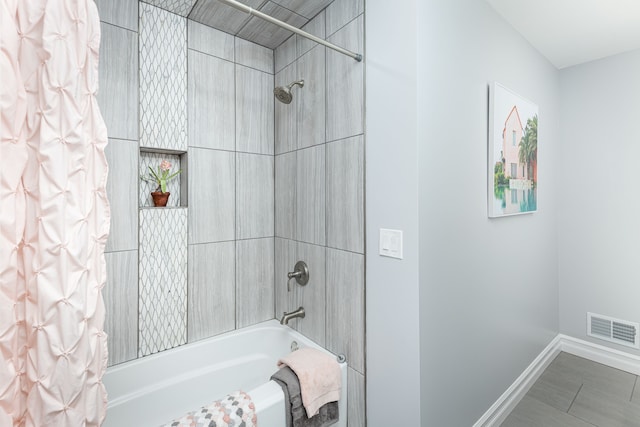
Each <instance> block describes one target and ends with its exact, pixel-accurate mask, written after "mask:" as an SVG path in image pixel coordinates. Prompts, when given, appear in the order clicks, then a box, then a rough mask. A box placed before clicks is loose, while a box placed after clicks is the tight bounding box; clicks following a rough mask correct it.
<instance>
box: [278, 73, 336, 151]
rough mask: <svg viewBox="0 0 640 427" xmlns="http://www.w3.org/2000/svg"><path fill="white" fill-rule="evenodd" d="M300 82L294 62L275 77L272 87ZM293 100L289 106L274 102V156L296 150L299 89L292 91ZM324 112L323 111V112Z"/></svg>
mask: <svg viewBox="0 0 640 427" xmlns="http://www.w3.org/2000/svg"><path fill="white" fill-rule="evenodd" d="M298 80H300V78H299V75H298V63H297V62H294V63H293V64H291V65H289V66H288V67H286V68H285V69H283V70H282V71H280V72H279V73H278V74H276V76H275V84H274V86H287V85H289V84H291V83H292V82H295V81H298ZM293 90H294V91H296V93H294V94H293V99H292V100H291V103H290V104H284V103H282V102H280V101H278V100H275V133H276V134H275V152H276V154H282V153H288V152H290V151H293V150H295V149H296V148H298V141H297V138H298V115H297V110H298V108H299V107H298V104H299V103H300V96H299V95H300V94H299V93H297V92H298V90H300V88H299V87H298V86H296V87H295V88H294V89H293ZM323 111H324V110H323Z"/></svg>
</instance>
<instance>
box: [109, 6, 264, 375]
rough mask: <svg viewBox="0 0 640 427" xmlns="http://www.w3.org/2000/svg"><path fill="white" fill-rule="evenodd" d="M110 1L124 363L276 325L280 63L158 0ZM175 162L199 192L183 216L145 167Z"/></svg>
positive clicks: (187, 200) (114, 359)
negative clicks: (155, 191)
mask: <svg viewBox="0 0 640 427" xmlns="http://www.w3.org/2000/svg"><path fill="white" fill-rule="evenodd" d="M97 4H98V8H99V10H100V16H101V21H102V47H101V58H100V76H101V80H100V83H101V88H100V94H99V101H100V106H101V110H102V113H103V116H104V118H105V121H106V123H107V129H108V133H109V145H108V147H107V158H108V161H109V165H110V174H109V180H108V184H107V186H108V192H109V199H110V202H111V216H112V219H111V236H110V239H109V242H108V244H107V248H106V261H107V268H108V272H109V275H108V283H107V286H106V287H105V289H104V296H105V304H106V307H107V324H106V326H105V329H106V331H107V333H109V364H110V365H114V364H117V363H121V362H125V361H128V360H132V359H135V358H137V357H139V356H144V355H147V354H151V353H154V352H157V351H162V350H164V349H167V348H171V347H174V346H176V345H180V344H183V343H185V342H192V341H195V340H198V339H202V338H206V337H210V336H213V335H216V334H220V333H223V332H227V331H230V330H233V329H235V328H240V327H244V326H247V325H251V324H254V323H257V322H260V321H263V320H268V319H272V318H273V317H274V140H273V135H274V130H273V128H274V105H273V103H274V101H273V95H272V90H273V64H274V60H273V51H272V50H270V49H266V48H263V47H261V46H258V45H255V44H253V43H249V42H246V41H244V40H241V39H239V38H235V37H233V36H230V35H228V34H226V33H222V32H220V31H216V30H213V29H211V28H209V27H206V26H203V25H201V24H198V23H195V22H192V21H188V20H187V19H186V18H184V17H181V16H178V15H175V14H173V13H170V12H167V11H165V10H162V9H159V8H157V7H155V6H152V5H149V4H146V3H140V4H138V2H137V1H135V0H116V1H114V0H100V1H98V2H97ZM141 147H143V148H144V150H148V149H152V150H157V149H160V150H162V149H170V150H177V151H184V152H187V153H186V156H182V157H178V156H177V155H175V154H157V153H148V152H142V153H141V152H140V148H141ZM164 157H166V158H169V159H170V160H172V161H173V163H177V160H178V159H179V160H180V162H181V165H180V166H181V167H182V168H186V170H187V173H185V174H183V175H182V176H181V177H180V179H181V180H186V181H188V183H189V185H188V186H186V187H185V186H183V188H188V196H187V197H184V195H183V197H180V194H179V189H180V187H179V186H176V187H175V188H174V190H172V195H171V199H170V206H173V207H172V208H163V209H154V208H149V207H148V205H149V204H148V194H147V192H148V188H147V186H146V184H145V183H142V185H140V179H139V167H140V168H142V169H144V167H146V165H147V163H148V162H154V161H155V163H158V162H159V159H161V158H164ZM155 163H154V164H155ZM173 184H175V181H174V182H173V183H172V185H173ZM139 187H140V188H141V190H140V191H138V190H137V189H138V188H139ZM138 193H140V194H138ZM180 205H182V206H180ZM139 213H140V215H139ZM185 225H186V227H185ZM152 233H155V234H156V235H152ZM183 236H184V237H183ZM182 245H184V246H182ZM183 248H184V249H183ZM163 257H164V258H163ZM162 259H164V261H162ZM187 259H188V261H187ZM154 260H155V261H158V260H159V261H160V262H161V265H158V266H156V267H157V268H159V269H158V270H157V271H156V272H154V271H150V270H155V269H152V268H151V267H153V264H154ZM156 264H157V262H156ZM237 266H242V268H239V267H237ZM247 266H249V267H247ZM158 274H159V276H157V275H158ZM187 277H188V279H187ZM187 295H188V298H187V297H186V296H187ZM183 298H185V300H183Z"/></svg>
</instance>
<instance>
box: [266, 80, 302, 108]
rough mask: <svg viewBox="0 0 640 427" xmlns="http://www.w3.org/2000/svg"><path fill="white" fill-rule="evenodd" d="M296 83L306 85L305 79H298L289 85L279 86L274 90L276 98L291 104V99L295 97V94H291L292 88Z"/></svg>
mask: <svg viewBox="0 0 640 427" xmlns="http://www.w3.org/2000/svg"><path fill="white" fill-rule="evenodd" d="M295 85H298V86H300V87H304V80H298V81H297V82H293V83H291V84H290V85H287V86H284V87H283V86H278V87H277V88H275V89H274V90H273V94H274V95H275V97H276V99H277V100H278V101H280V102H282V103H283V104H291V100H292V99H293V95H292V94H291V88H292V87H294V86H295Z"/></svg>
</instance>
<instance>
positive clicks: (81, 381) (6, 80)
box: [0, 0, 109, 427]
mask: <svg viewBox="0 0 640 427" xmlns="http://www.w3.org/2000/svg"><path fill="white" fill-rule="evenodd" d="M99 44H100V24H99V19H98V13H97V10H96V6H95V4H94V2H93V0H0V73H1V74H0V426H2V427H5V426H6V427H10V426H14V427H15V426H28V427H48V426H51V427H67V426H69V427H72V426H73V427H77V426H99V425H100V424H101V422H102V420H103V419H104V416H105V408H106V392H105V390H104V386H103V385H102V381H101V379H102V375H103V373H104V371H105V368H106V361H107V349H106V335H105V333H104V332H103V325H104V304H103V300H102V296H101V289H102V287H103V286H104V283H105V262H104V246H105V243H106V239H107V235H108V231H109V206H108V202H107V198H106V191H105V183H106V176H107V163H106V159H105V156H104V147H105V146H106V142H107V135H106V128H105V125H104V122H103V120H102V117H101V115H100V112H99V109H98V105H97V101H96V96H95V94H96V91H97V89H98V84H97V76H98V48H99Z"/></svg>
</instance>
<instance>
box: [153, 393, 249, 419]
mask: <svg viewBox="0 0 640 427" xmlns="http://www.w3.org/2000/svg"><path fill="white" fill-rule="evenodd" d="M257 425H258V420H257V416H256V407H255V405H254V404H253V402H252V401H251V397H250V396H249V395H248V394H247V393H245V392H243V391H236V392H233V393H231V394H228V395H227V396H226V397H224V398H222V399H220V400H216V401H215V402H213V403H212V404H211V405H209V406H203V407H202V408H200V410H198V411H194V412H189V413H188V414H186V415H185V416H183V417H182V418H180V419H177V420H174V421H172V422H170V423H169V424H165V425H164V426H162V427H212V426H214V427H257Z"/></svg>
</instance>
